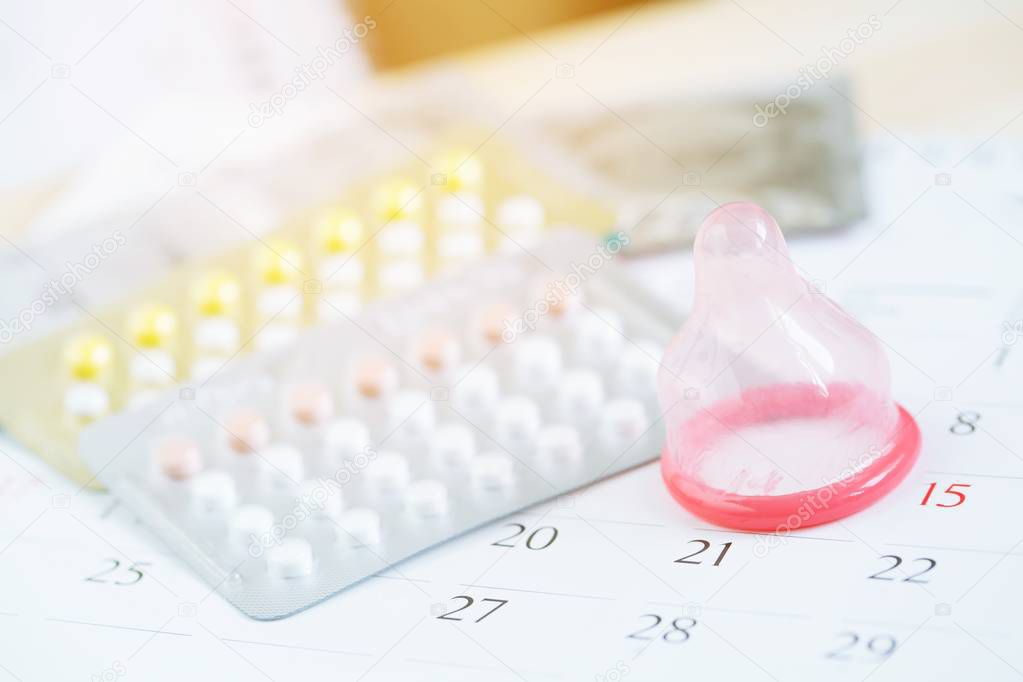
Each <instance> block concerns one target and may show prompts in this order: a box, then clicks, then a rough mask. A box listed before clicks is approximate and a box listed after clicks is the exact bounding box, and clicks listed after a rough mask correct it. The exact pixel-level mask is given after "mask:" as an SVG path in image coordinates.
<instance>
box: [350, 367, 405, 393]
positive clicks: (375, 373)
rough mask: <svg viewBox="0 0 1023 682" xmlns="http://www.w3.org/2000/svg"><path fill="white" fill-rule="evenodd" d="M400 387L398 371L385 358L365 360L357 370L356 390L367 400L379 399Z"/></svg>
mask: <svg viewBox="0 0 1023 682" xmlns="http://www.w3.org/2000/svg"><path fill="white" fill-rule="evenodd" d="M397 387H398V370H397V369H395V368H394V365H392V364H391V363H389V362H387V361H386V360H384V359H383V358H378V357H370V358H364V359H363V360H362V361H360V362H359V364H358V365H357V366H356V368H355V389H356V390H357V391H358V392H359V394H360V395H362V396H364V397H366V398H379V397H381V396H383V395H386V394H388V393H391V392H392V391H394V390H395V389H396V388H397Z"/></svg>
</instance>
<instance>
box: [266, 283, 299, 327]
mask: <svg viewBox="0 0 1023 682" xmlns="http://www.w3.org/2000/svg"><path fill="white" fill-rule="evenodd" d="M256 309H257V310H258V311H259V316H260V318H262V319H264V320H265V319H269V318H274V319H276V320H289V321H293V320H295V319H296V318H298V317H300V316H301V315H302V291H301V290H300V289H299V288H298V287H296V286H292V285H290V284H278V285H276V286H270V287H267V288H265V289H263V290H262V291H261V292H259V296H258V297H257V298H256Z"/></svg>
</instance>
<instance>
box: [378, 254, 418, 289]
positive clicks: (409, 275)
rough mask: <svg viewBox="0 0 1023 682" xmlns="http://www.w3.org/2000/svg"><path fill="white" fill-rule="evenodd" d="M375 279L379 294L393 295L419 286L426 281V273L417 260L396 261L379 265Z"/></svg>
mask: <svg viewBox="0 0 1023 682" xmlns="http://www.w3.org/2000/svg"><path fill="white" fill-rule="evenodd" d="M377 278H378V280H379V285H380V290H381V292H383V293H384V294H393V293H399V292H403V291H408V290H410V289H415V288H417V287H419V286H421V285H422V283H423V282H424V281H426V271H425V270H424V269H423V264H422V263H420V262H419V261H418V260H405V261H397V262H394V263H387V264H384V265H381V266H380V269H379V271H378V272H377Z"/></svg>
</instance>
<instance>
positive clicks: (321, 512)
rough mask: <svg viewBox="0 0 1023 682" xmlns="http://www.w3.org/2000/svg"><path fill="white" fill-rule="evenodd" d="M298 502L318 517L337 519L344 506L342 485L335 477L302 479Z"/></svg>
mask: <svg viewBox="0 0 1023 682" xmlns="http://www.w3.org/2000/svg"><path fill="white" fill-rule="evenodd" d="M299 491H300V493H299V497H298V500H297V503H298V504H299V505H301V506H302V507H303V508H305V510H306V511H307V512H308V513H309V515H310V516H314V517H316V518H331V519H336V518H337V517H338V516H340V515H341V508H342V506H343V502H342V499H343V498H342V497H341V486H340V485H338V484H337V482H335V481H334V480H333V479H328V478H323V479H310V480H307V481H302V485H301V486H300V487H299Z"/></svg>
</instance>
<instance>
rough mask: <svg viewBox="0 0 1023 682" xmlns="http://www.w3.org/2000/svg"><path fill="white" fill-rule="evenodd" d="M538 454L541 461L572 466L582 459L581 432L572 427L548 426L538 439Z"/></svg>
mask: <svg viewBox="0 0 1023 682" xmlns="http://www.w3.org/2000/svg"><path fill="white" fill-rule="evenodd" d="M536 454H537V457H539V458H540V459H541V460H544V461H549V462H557V463H564V464H570V463H574V462H578V461H579V460H580V459H582V455H583V446H582V442H581V441H580V440H579V432H578V431H577V430H576V429H574V428H572V427H571V426H564V425H562V424H555V425H553V426H546V427H544V428H543V429H542V430H541V431H540V435H539V436H537V439H536Z"/></svg>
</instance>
